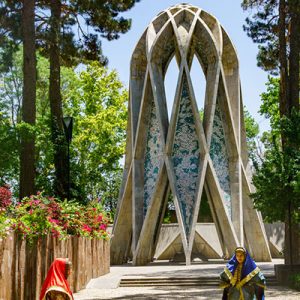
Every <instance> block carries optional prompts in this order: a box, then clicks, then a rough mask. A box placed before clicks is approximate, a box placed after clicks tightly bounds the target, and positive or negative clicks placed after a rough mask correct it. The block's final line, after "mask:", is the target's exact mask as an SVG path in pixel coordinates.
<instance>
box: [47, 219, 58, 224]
mask: <svg viewBox="0 0 300 300" xmlns="http://www.w3.org/2000/svg"><path fill="white" fill-rule="evenodd" d="M49 222H51V223H54V224H58V223H59V220H55V219H52V218H49Z"/></svg>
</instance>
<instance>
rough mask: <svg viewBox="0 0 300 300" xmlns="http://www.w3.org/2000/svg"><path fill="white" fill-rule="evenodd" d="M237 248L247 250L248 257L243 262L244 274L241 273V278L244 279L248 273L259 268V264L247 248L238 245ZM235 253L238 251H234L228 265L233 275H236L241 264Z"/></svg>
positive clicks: (246, 255)
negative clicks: (235, 272)
mask: <svg viewBox="0 0 300 300" xmlns="http://www.w3.org/2000/svg"><path fill="white" fill-rule="evenodd" d="M237 249H243V250H244V251H245V257H246V259H245V261H244V263H243V268H242V274H241V279H243V278H244V277H246V276H247V275H248V274H250V273H251V272H252V271H254V270H255V269H256V268H257V265H256V263H255V261H254V260H253V259H252V258H251V256H250V255H249V253H248V251H247V250H246V249H245V248H241V247H238V248H237ZM237 249H236V250H237ZM235 253H236V251H235V252H234V254H233V256H232V257H231V259H230V260H229V262H228V263H227V265H226V268H227V269H228V270H229V271H230V273H231V274H232V276H233V275H234V271H235V270H236V268H237V266H238V264H239V263H238V261H237V259H236V256H235Z"/></svg>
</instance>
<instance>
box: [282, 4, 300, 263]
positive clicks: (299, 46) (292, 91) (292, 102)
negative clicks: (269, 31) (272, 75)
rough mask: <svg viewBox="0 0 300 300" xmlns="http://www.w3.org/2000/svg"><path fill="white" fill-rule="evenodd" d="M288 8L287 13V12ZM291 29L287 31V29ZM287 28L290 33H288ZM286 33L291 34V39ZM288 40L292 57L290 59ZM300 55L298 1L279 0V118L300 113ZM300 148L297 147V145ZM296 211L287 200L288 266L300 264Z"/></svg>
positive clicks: (283, 143)
mask: <svg viewBox="0 0 300 300" xmlns="http://www.w3.org/2000/svg"><path fill="white" fill-rule="evenodd" d="M287 9H288V10H287ZM286 12H288V14H289V16H290V24H286ZM286 26H288V28H287V27H286ZM287 29H288V30H287ZM286 32H289V36H288V39H287V37H286ZM286 40H289V46H290V51H289V56H288V57H287V48H286ZM299 53H300V8H299V3H298V0H289V1H287V4H286V1H285V0H280V2H279V60H280V101H279V108H280V116H281V117H282V116H287V117H290V114H291V112H292V109H293V108H295V109H298V110H299V59H300V56H299ZM281 140H282V148H283V151H285V149H286V148H287V147H293V145H291V144H290V143H289V144H287V141H286V137H285V136H284V134H283V133H282V134H281ZM295 146H296V147H297V145H295ZM294 210H295V208H294V207H293V204H292V203H291V201H290V199H288V200H287V214H286V220H285V251H284V258H285V264H287V265H296V264H300V257H299V248H300V237H299V232H298V230H299V224H295V223H294V222H293V220H292V212H293V211H294Z"/></svg>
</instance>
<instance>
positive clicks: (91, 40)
mask: <svg viewBox="0 0 300 300" xmlns="http://www.w3.org/2000/svg"><path fill="white" fill-rule="evenodd" d="M135 2H138V1H135V0H130V1H126V2H120V1H104V2H101V3H99V2H95V1H68V2H63V1H60V0H54V1H41V3H42V5H44V6H43V7H44V8H45V7H50V29H49V30H50V34H49V35H48V34H47V24H46V29H44V31H43V33H44V35H42V36H43V37H44V39H42V43H44V41H47V40H48V41H49V45H50V46H49V53H48V51H47V48H44V50H43V52H44V53H46V55H49V60H50V85H49V99H50V107H51V115H52V118H51V119H52V142H53V145H54V162H55V171H56V185H55V186H56V188H57V189H56V194H57V195H58V196H60V197H61V198H64V197H66V194H67V190H68V183H67V181H66V176H64V174H66V171H67V159H66V142H65V139H64V133H63V125H62V117H63V112H62V102H61V94H60V66H61V64H62V63H65V64H66V65H72V64H74V62H76V58H78V57H80V56H81V57H82V58H83V59H87V60H98V61H100V62H101V63H102V64H105V63H107V60H106V59H105V58H104V57H103V56H102V53H101V51H100V49H101V43H100V41H99V38H98V35H97V34H90V33H87V32H88V31H89V30H90V31H95V32H96V33H97V32H98V33H100V34H101V36H102V37H104V38H107V39H108V40H112V39H117V38H118V37H119V33H125V32H127V31H128V30H129V28H130V26H131V20H126V19H124V18H118V13H119V12H123V11H126V10H128V9H130V8H131V7H132V6H133V5H134V4H135ZM42 19H44V18H42ZM81 21H84V22H85V25H86V27H87V31H84V30H83V29H82V26H81V24H80V22H81ZM41 24H43V23H41ZM75 24H77V26H78V33H79V40H77V41H76V39H75V35H74V33H73V31H72V26H74V25H75ZM81 37H82V39H81Z"/></svg>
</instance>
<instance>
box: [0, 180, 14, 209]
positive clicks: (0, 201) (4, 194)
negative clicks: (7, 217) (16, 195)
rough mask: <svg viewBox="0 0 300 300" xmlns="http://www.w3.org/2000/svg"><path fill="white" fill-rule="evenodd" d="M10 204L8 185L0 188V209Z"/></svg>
mask: <svg viewBox="0 0 300 300" xmlns="http://www.w3.org/2000/svg"><path fill="white" fill-rule="evenodd" d="M10 204H11V191H10V189H9V186H8V185H4V186H2V187H0V207H1V208H6V207H7V206H9V205H10Z"/></svg>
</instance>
